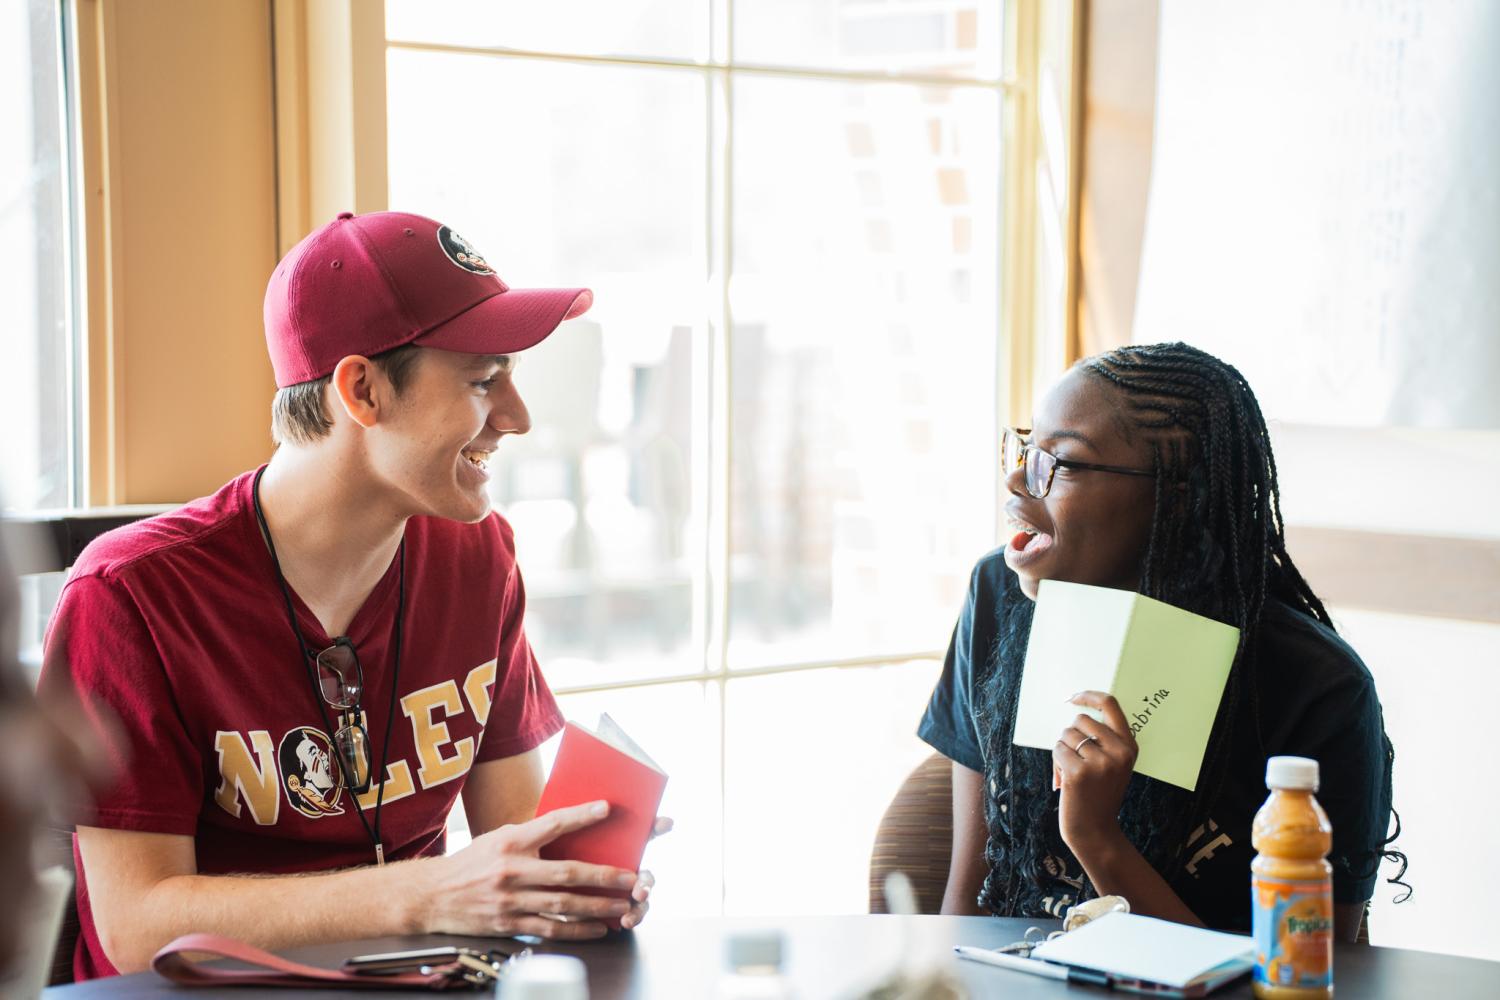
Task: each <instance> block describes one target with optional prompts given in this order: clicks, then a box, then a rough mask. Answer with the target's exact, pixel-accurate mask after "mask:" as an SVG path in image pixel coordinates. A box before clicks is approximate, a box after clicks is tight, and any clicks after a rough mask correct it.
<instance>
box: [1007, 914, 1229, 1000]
mask: <svg viewBox="0 0 1500 1000" xmlns="http://www.w3.org/2000/svg"><path fill="white" fill-rule="evenodd" d="M1031 957H1032V958H1034V959H1041V960H1042V961H1046V962H1055V963H1058V964H1061V965H1066V966H1069V967H1071V968H1078V969H1088V970H1090V971H1092V972H1098V973H1102V974H1103V975H1104V976H1106V977H1107V978H1108V980H1109V984H1110V985H1111V986H1113V987H1114V988H1115V989H1120V990H1129V991H1131V992H1133V993H1149V994H1152V995H1155V996H1174V997H1201V996H1204V995H1206V994H1207V993H1209V992H1210V991H1212V990H1214V989H1217V988H1218V987H1220V986H1223V985H1224V984H1225V983H1228V982H1230V981H1231V980H1234V979H1237V978H1239V977H1240V976H1243V975H1245V974H1246V973H1247V972H1249V971H1250V970H1251V969H1252V968H1253V967H1254V965H1255V946H1254V942H1253V941H1252V939H1251V938H1249V937H1245V936H1241V935H1239V934H1225V933H1222V932H1220V931H1210V930H1205V929H1203V928H1202V927H1189V926H1187V925H1186V924H1174V923H1172V922H1171V921H1168V920H1157V919H1156V918H1155V917H1143V916H1141V915H1140V914H1136V913H1108V914H1105V915H1104V916H1102V917H1100V918H1098V919H1097V920H1093V921H1090V922H1089V923H1087V924H1084V925H1083V926H1082V927H1080V928H1078V929H1077V930H1075V931H1069V932H1068V933H1067V934H1063V935H1061V936H1060V937H1055V938H1053V939H1052V940H1051V941H1047V942H1045V943H1043V944H1041V945H1039V946H1037V948H1036V949H1035V950H1033V951H1032V953H1031Z"/></svg>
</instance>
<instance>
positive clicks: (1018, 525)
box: [1010, 518, 1038, 535]
mask: <svg viewBox="0 0 1500 1000" xmlns="http://www.w3.org/2000/svg"><path fill="white" fill-rule="evenodd" d="M1010 526H1011V527H1012V528H1014V529H1015V530H1017V531H1024V532H1026V534H1028V535H1035V534H1037V533H1038V532H1037V529H1036V528H1033V527H1032V526H1031V525H1029V524H1025V523H1023V522H1021V521H1017V520H1015V519H1014V518H1011V519H1010Z"/></svg>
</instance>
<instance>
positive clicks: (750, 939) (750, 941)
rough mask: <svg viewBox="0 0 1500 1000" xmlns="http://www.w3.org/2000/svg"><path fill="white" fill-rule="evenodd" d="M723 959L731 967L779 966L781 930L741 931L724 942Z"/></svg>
mask: <svg viewBox="0 0 1500 1000" xmlns="http://www.w3.org/2000/svg"><path fill="white" fill-rule="evenodd" d="M724 959H725V961H726V962H727V963H728V965H729V967H730V968H731V969H747V968H752V967H755V966H763V967H770V968H773V969H779V968H781V932H780V931H776V930H764V931H741V932H739V933H737V934H731V935H730V936H729V940H728V941H726V942H725V944H724Z"/></svg>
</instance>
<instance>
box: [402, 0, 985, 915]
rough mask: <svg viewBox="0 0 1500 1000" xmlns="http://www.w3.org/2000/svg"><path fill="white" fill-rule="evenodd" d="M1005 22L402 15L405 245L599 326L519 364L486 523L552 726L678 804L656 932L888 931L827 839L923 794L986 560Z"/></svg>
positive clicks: (863, 829)
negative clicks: (416, 224)
mask: <svg viewBox="0 0 1500 1000" xmlns="http://www.w3.org/2000/svg"><path fill="white" fill-rule="evenodd" d="M522 10H524V12H525V16H524V17H523V16H522V15H521V11H522ZM1002 15H1003V9H1002V4H1001V2H1000V0H952V2H932V3H923V4H920V5H895V4H869V3H856V2H849V0H820V2H808V0H779V2H760V3H730V2H724V0H720V2H717V3H709V2H701V0H676V2H671V0H629V2H626V0H614V2H602V0H601V2H598V3H581V2H574V3H557V4H546V5H524V6H523V5H519V4H494V3H487V2H448V3H431V2H426V0H420V2H419V0H390V2H388V3H387V35H388V53H389V56H388V79H387V88H388V95H389V126H388V127H389V173H390V205H391V207H392V208H398V209H404V210H412V211H420V212H423V213H426V214H430V215H432V216H434V217H436V218H439V219H442V220H444V221H451V223H452V224H453V225H454V226H455V228H459V229H461V231H462V232H463V234H464V236H465V237H467V238H469V239H470V240H472V241H473V242H474V243H475V244H476V246H478V247H480V248H481V249H482V250H483V252H484V254H485V255H486V257H487V259H488V260H490V261H491V262H492V263H493V264H494V266H495V267H496V269H497V271H498V272H499V273H500V275H501V276H502V277H503V278H505V279H506V280H507V281H514V282H520V283H522V284H531V285H545V284H558V285H565V284H584V285H589V286H591V287H592V288H593V289H594V291H595V294H596V304H595V306H594V308H593V310H591V311H590V313H589V314H588V315H587V316H586V317H584V318H583V320H581V321H578V322H575V323H572V324H569V326H568V328H566V329H565V330H563V331H562V332H561V334H560V335H559V336H556V337H553V338H551V339H549V340H548V341H546V342H545V343H544V344H543V345H542V346H540V347H538V348H536V349H535V350H533V351H530V352H527V354H526V355H525V356H524V358H523V359H522V362H521V365H520V367H519V369H518V373H517V383H518V385H519V386H520V388H521V391H522V392H523V393H524V394H525V395H526V398H527V402H528V404H529V405H530V407H531V409H532V416H533V430H532V432H531V433H530V434H528V435H527V436H526V437H525V438H522V439H519V440H515V441H513V442H511V441H508V442H507V443H506V447H505V449H504V452H503V455H502V461H501V465H500V472H499V474H498V475H497V477H496V480H497V486H496V500H497V504H498V506H499V509H500V510H501V511H502V512H503V513H504V514H505V515H506V516H507V517H508V518H509V519H510V520H511V522H512V523H513V524H514V526H515V529H516V538H517V545H518V548H519V553H520V559H521V567H522V569H523V571H524V572H525V574H526V585H527V600H528V620H527V628H528V631H529V634H530V636H531V638H532V641H533V643H534V645H535V646H536V649H537V654H538V656H539V658H540V659H541V661H542V663H543V667H544V669H545V670H546V672H547V675H548V679H549V681H550V682H551V683H552V684H553V686H554V688H556V689H557V690H558V691H559V692H560V694H561V695H562V699H561V700H562V702H563V707H564V710H565V711H566V712H567V713H568V714H569V715H571V716H574V717H576V718H579V719H580V720H582V721H585V722H588V723H592V721H593V717H594V716H596V715H597V712H598V711H599V710H601V709H605V708H607V709H608V710H609V712H610V713H611V714H612V715H613V716H614V717H615V718H617V719H619V720H620V721H621V722H622V724H624V726H625V728H626V729H627V730H630V731H632V732H637V733H641V734H649V744H650V745H649V746H648V749H649V750H650V752H651V753H652V755H653V756H654V757H656V758H657V759H658V760H660V761H661V762H662V763H663V766H664V767H665V768H666V769H667V770H668V772H669V773H670V774H671V775H672V782H671V784H670V785H669V786H668V792H667V801H666V803H665V804H664V811H665V812H667V813H669V814H672V815H674V816H675V817H676V819H677V821H678V831H677V832H675V833H674V834H673V835H672V836H673V839H674V844H673V850H672V851H671V852H661V853H660V854H659V855H658V858H657V860H658V861H659V864H658V865H657V867H658V869H659V871H658V874H659V875H661V876H662V879H661V885H662V889H661V891H660V896H659V901H658V905H659V907H660V908H662V909H663V910H664V911H673V912H678V913H684V912H719V910H720V908H721V907H722V908H724V909H725V910H727V911H728V912H767V911H776V912H781V913H790V912H798V911H821V912H829V911H834V910H847V911H862V910H863V909H864V908H865V905H866V900H865V896H864V892H865V886H864V880H865V865H866V861H867V858H866V857H865V856H864V855H863V854H862V853H861V852H860V851H857V850H853V849H848V850H841V851H839V852H837V854H823V853H820V852H818V851H810V850H808V849H807V840H808V838H807V833H806V831H807V830H809V829H816V830H817V831H818V835H817V837H816V838H815V839H816V840H817V841H819V842H823V843H827V844H830V845H832V844H843V845H846V846H847V845H853V844H858V843H863V842H866V841H868V839H869V838H870V836H871V835H872V833H873V830H874V826H875V821H876V819H877V818H878V816H879V814H880V811H881V810H882V809H883V808H884V805H885V804H886V801H887V800H888V799H889V796H890V794H891V792H892V791H893V790H894V788H895V785H896V783H898V782H899V780H900V778H901V777H902V776H903V775H904V774H905V773H906V771H908V770H909V769H910V768H911V767H912V766H913V765H915V764H916V763H917V761H919V760H921V759H922V758H923V757H925V756H926V753H927V751H926V750H925V748H923V747H922V746H921V744H919V743H918V742H917V741H916V738H915V736H914V735H913V732H914V729H915V725H916V721H917V717H918V715H919V714H920V711H921V706H922V704H923V703H924V700H925V697H926V693H927V691H928V690H929V689H930V687H931V683H932V680H933V678H934V676H935V671H936V667H937V659H938V657H939V656H940V654H941V650H942V648H943V647H944V645H945V644H946V642H947V639H948V635H949V632H950V630H951V628H952V623H953V619H954V616H955V615H956V613H957V610H958V607H959V604H960V603H961V599H962V594H963V589H964V587H965V585H966V583H967V572H968V568H969V567H970V566H972V565H973V562H974V560H975V558H976V557H977V556H978V555H979V554H981V553H983V552H984V551H986V550H987V549H988V548H990V547H992V546H993V544H994V543H995V541H994V540H995V531H996V514H995V504H996V496H997V491H996V475H997V471H996V456H995V454H994V451H995V441H997V440H998V435H997V425H998V417H997V411H998V397H997V392H998V389H997V378H996V362H997V354H998V350H997V348H998V344H999V342H1000V326H1001V323H1000V308H1001V301H1000V294H999V271H1000V265H999V260H998V249H997V248H998V247H999V246H1000V243H1001V239H1000V235H1001V218H1000V206H1001V197H1000V194H1001V136H1000V130H1001V121H1002V102H1003V101H1004V100H1005V99H1006V98H1005V95H1006V91H1005V87H1004V85H1003V84H1002V82H1001V72H1000V69H1001V67H1000V63H1001V53H1002V44H1001V43H1002V34H1003V28H1002ZM501 46H503V48H501ZM832 664H837V666H834V665H832ZM852 706H857V711H849V710H848V709H849V708H851V707H852ZM642 738H643V740H646V739H647V737H646V736H643V737H642ZM793 769H795V770H797V771H798V772H800V773H801V775H802V776H803V778H804V779H805V780H803V781H799V782H797V783H795V784H794V787H796V788H805V789H808V790H809V791H808V792H807V793H806V795H805V796H803V799H805V801H804V800H803V799H798V800H796V801H793V800H791V799H789V798H788V795H789V794H797V793H788V792H787V791H786V789H787V788H788V787H789V786H788V785H787V783H785V782H783V781H781V780H780V776H781V775H784V774H786V773H787V772H788V771H790V770H793ZM793 814H795V815H797V816H799V821H798V823H796V824H790V823H787V822H786V821H785V819H786V817H787V816H789V815H793ZM721 829H722V830H724V831H725V834H726V837H727V839H724V838H721V836H720V832H721ZM752 846H753V847H754V848H755V849H754V850H752V849H751V848H752ZM752 857H755V858H757V860H756V861H755V863H754V864H753V865H752V864H751V863H750V862H749V860H748V859H750V858H752ZM742 859H744V860H742ZM766 859H771V860H770V862H769V863H774V864H776V865H777V866H778V867H779V869H780V871H779V875H780V877H778V878H777V879H776V880H775V881H776V884H777V885H778V886H780V887H781V889H780V890H779V892H778V895H777V896H775V897H772V896H769V895H767V894H766V889H765V887H764V883H765V880H764V879H761V878H758V876H757V871H758V870H759V868H760V866H762V865H763V864H765V863H768V862H767V860H766ZM668 865H670V866H671V869H672V871H670V872H669V871H667V870H666V869H667V866H668ZM674 873H675V874H676V877H671V876H672V875H673V874H674ZM705 874H706V875H707V877H705ZM721 874H722V878H720V875H721ZM789 887H790V888H789ZM799 887H800V888H799ZM788 893H790V895H788Z"/></svg>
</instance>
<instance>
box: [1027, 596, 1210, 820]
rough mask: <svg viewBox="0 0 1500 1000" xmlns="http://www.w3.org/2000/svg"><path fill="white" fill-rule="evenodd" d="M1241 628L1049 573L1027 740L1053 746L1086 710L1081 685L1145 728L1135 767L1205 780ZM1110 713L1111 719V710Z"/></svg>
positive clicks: (1033, 655)
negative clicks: (1106, 696)
mask: <svg viewBox="0 0 1500 1000" xmlns="http://www.w3.org/2000/svg"><path fill="white" fill-rule="evenodd" d="M1238 646H1239V630H1238V629H1236V628H1233V627H1232V626H1229V625H1225V624H1223V623H1222V622H1216V621H1213V620H1212V619H1209V618H1204V617H1202V616H1201V615H1195V614H1193V613H1191V612H1188V611H1183V610H1182V609H1181V608H1174V607H1172V606H1171V605H1170V604H1163V603H1162V602H1161V601H1156V600H1152V599H1151V598H1149V597H1143V596H1141V595H1140V594H1133V593H1131V592H1129V591H1126V590H1114V589H1112V588H1110V587H1090V586H1087V585H1085V584H1081V583H1064V582H1062V581H1059V580H1043V581H1042V583H1041V588H1040V590H1039V591H1038V592H1037V599H1036V612H1035V614H1034V615H1033V616H1032V621H1031V638H1030V640H1029V641H1028V643H1027V646H1026V666H1025V669H1024V672H1023V673H1022V675H1021V704H1020V708H1019V710H1018V712H1017V715H1016V732H1015V742H1016V744H1017V745H1018V746H1026V747H1038V748H1040V749H1043V750H1051V749H1052V747H1053V746H1054V745H1055V744H1056V742H1057V737H1058V734H1059V733H1061V732H1062V731H1063V730H1064V729H1066V728H1067V727H1068V726H1069V725H1070V724H1071V723H1072V721H1073V719H1074V718H1075V717H1077V715H1078V714H1079V713H1080V712H1086V713H1088V714H1089V715H1092V716H1094V717H1095V718H1096V719H1100V718H1101V717H1100V714H1099V713H1098V712H1096V711H1094V710H1093V709H1089V708H1083V707H1080V706H1078V705H1073V704H1070V703H1068V701H1067V699H1068V698H1069V696H1071V695H1072V694H1074V693H1076V692H1078V691H1087V690H1095V691H1107V692H1109V693H1110V694H1112V695H1114V696H1115V698H1116V699H1117V700H1118V701H1119V703H1120V708H1121V709H1122V710H1123V711H1124V713H1125V717H1126V721H1127V722H1128V723H1129V725H1130V729H1131V732H1132V733H1134V734H1135V739H1136V743H1137V745H1138V746H1139V747H1140V755H1139V756H1138V757H1137V758H1136V762H1135V769H1136V770H1137V771H1139V772H1140V773H1142V774H1148V775H1150V776H1151V777H1153V778H1157V779H1159V780H1161V781H1170V782H1171V783H1172V784H1174V785H1177V786H1179V787H1181V788H1186V789H1188V790H1189V791H1192V790H1193V789H1195V788H1196V787H1197V784H1198V771H1199V769H1200V767H1201V765H1202V763H1203V751H1204V749H1205V748H1206V747H1207V746H1208V737H1209V733H1210V732H1211V731H1212V729H1213V724H1214V716H1215V715H1216V714H1217V713H1218V710H1219V699H1220V698H1221V697H1222V696H1223V693H1224V682H1225V680H1226V679H1227V678H1228V677H1229V668H1230V665H1231V664H1233V662H1234V654H1235V650H1236V649H1237V648H1238ZM1101 721H1102V719H1101Z"/></svg>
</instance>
